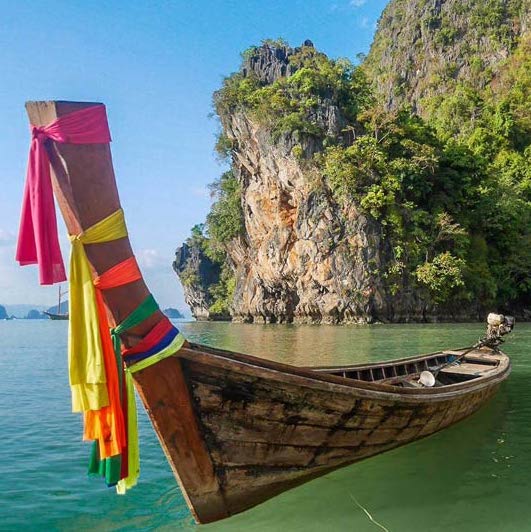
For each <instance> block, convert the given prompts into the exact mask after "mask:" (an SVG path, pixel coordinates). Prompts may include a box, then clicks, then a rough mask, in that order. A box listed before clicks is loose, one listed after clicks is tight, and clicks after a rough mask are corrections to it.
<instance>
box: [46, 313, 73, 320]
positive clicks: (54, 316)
mask: <svg viewBox="0 0 531 532" xmlns="http://www.w3.org/2000/svg"><path fill="white" fill-rule="evenodd" d="M44 314H46V316H48V318H50V319H51V320H68V314H53V313H52V312H46V311H44Z"/></svg>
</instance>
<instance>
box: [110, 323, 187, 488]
mask: <svg viewBox="0 0 531 532" xmlns="http://www.w3.org/2000/svg"><path fill="white" fill-rule="evenodd" d="M183 343H184V336H183V335H182V334H181V333H179V334H178V335H177V336H176V337H175V338H174V339H173V341H172V342H171V344H170V345H168V346H167V347H165V348H164V349H163V350H162V351H159V352H158V353H156V354H154V355H152V356H150V357H149V358H146V359H144V360H140V361H139V362H137V363H136V364H131V366H129V367H127V368H125V387H126V390H127V391H126V393H127V466H128V470H129V472H128V476H127V477H126V478H124V479H122V480H120V481H119V482H118V484H117V485H116V492H117V493H119V494H120V495H123V494H125V492H126V491H127V490H128V489H131V488H132V487H133V486H135V485H136V482H137V480H138V476H139V475H140V452H139V449H138V426H137V417H136V401H135V389H134V387H133V373H136V372H137V371H140V370H143V369H146V368H148V367H149V366H152V365H153V364H156V363H157V362H159V361H161V360H163V359H164V358H167V357H169V356H172V355H174V354H175V353H176V352H177V351H179V349H181V347H182V346H183Z"/></svg>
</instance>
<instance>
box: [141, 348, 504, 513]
mask: <svg viewBox="0 0 531 532" xmlns="http://www.w3.org/2000/svg"><path fill="white" fill-rule="evenodd" d="M375 367H377V366H376V365H375ZM378 367H380V366H378ZM509 372H510V364H509V361H508V359H507V357H505V355H503V357H502V360H501V363H500V364H498V365H497V366H496V368H494V367H493V369H492V371H491V373H492V374H491V375H490V376H489V375H487V376H485V377H481V378H480V379H476V380H477V382H463V383H458V384H455V385H452V386H444V387H441V388H438V389H433V388H431V389H427V388H423V389H409V388H404V389H398V388H396V387H393V386H388V385H385V384H378V383H377V382H362V381H359V380H352V379H347V378H342V377H338V376H336V375H332V374H330V373H324V372H319V371H312V370H310V369H302V368H294V367H291V366H285V365H282V364H278V363H275V362H271V361H264V360H262V359H256V358H254V357H249V356H245V355H236V354H231V353H227V352H224V351H220V350H214V349H210V348H205V347H204V346H191V348H185V349H182V350H181V351H180V352H179V353H177V355H176V356H175V357H172V358H169V359H166V360H164V361H162V362H161V363H159V364H157V365H156V366H153V367H150V368H147V369H146V370H144V371H142V372H140V373H137V374H136V376H135V378H136V381H137V389H138V391H139V393H140V395H141V397H142V399H143V401H144V404H145V406H146V408H147V410H148V413H149V415H150V417H151V420H152V422H153V425H154V427H155V429H156V432H157V434H158V436H159V439H160V442H161V444H162V447H163V448H164V451H165V453H166V455H167V457H168V460H169V462H170V464H171V466H172V468H173V471H174V473H175V475H176V477H177V479H178V481H179V483H180V485H181V488H182V489H183V493H184V495H185V497H186V498H187V501H188V503H189V506H190V508H191V510H192V512H193V513H194V516H195V518H196V519H197V520H198V521H199V522H201V523H206V522H211V521H215V520H218V519H222V518H225V517H228V516H230V515H234V514H236V513H238V512H241V511H243V510H246V509H248V508H250V507H252V506H255V505H256V504H259V503H261V502H263V501H265V500H267V499H269V498H271V497H273V496H275V495H277V494H279V493H281V492H283V491H285V490H287V489H290V488H292V487H294V486H297V485H300V484H302V483H304V482H307V481H308V480H311V479H313V478H316V477H318V476H321V475H324V474H326V473H328V472H330V471H332V470H334V469H337V468H339V467H342V466H345V465H348V464H352V463H354V462H357V461H359V460H362V459H364V458H368V457H370V456H374V455H376V454H379V453H381V452H384V451H387V450H390V449H393V448H395V447H399V446H401V445H404V444H407V443H409V442H412V441H415V440H418V439H420V438H423V437H426V436H429V435H430V434H433V433H434V432H437V431H439V430H441V429H443V428H445V427H448V426H449V425H452V424H454V423H456V422H457V421H459V420H461V419H463V418H465V417H467V416H469V415H470V414H472V413H473V412H475V411H476V410H477V409H478V408H480V407H481V406H482V405H483V404H484V403H485V402H486V401H488V399H490V398H491V397H492V396H493V395H494V394H495V393H496V391H497V389H498V387H499V385H500V383H501V382H502V381H503V380H504V379H505V378H506V377H507V376H508V374H509Z"/></svg>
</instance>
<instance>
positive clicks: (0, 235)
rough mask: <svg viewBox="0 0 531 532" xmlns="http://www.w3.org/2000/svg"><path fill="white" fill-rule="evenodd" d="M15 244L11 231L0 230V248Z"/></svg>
mask: <svg viewBox="0 0 531 532" xmlns="http://www.w3.org/2000/svg"><path fill="white" fill-rule="evenodd" d="M14 242H15V235H14V234H13V233H12V232H11V231H6V230H5V229H0V246H2V247H4V246H10V245H11V244H13V243H14Z"/></svg>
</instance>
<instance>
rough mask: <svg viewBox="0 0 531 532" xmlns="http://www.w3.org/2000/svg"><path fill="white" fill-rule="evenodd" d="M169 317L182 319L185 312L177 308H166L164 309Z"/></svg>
mask: <svg viewBox="0 0 531 532" xmlns="http://www.w3.org/2000/svg"><path fill="white" fill-rule="evenodd" d="M162 312H163V313H164V314H166V316H168V318H170V319H174V320H181V319H184V314H183V313H182V312H179V311H178V310H177V309H176V308H171V307H170V308H166V309H164V310H163V311H162Z"/></svg>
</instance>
